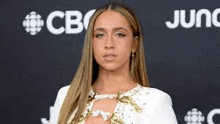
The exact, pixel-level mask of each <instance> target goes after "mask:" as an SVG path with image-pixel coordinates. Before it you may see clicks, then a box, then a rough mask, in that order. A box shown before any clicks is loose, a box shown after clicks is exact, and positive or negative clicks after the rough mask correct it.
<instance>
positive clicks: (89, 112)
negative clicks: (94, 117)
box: [73, 109, 92, 124]
mask: <svg viewBox="0 0 220 124" xmlns="http://www.w3.org/2000/svg"><path fill="white" fill-rule="evenodd" d="M91 113H92V112H91V110H89V109H88V110H87V113H86V115H85V116H84V115H81V116H80V118H79V121H78V122H81V121H83V120H85V119H86V118H87V117H89V115H90V114H91ZM73 124H74V122H73Z"/></svg>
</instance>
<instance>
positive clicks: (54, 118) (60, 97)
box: [41, 86, 69, 124]
mask: <svg viewBox="0 0 220 124" xmlns="http://www.w3.org/2000/svg"><path fill="white" fill-rule="evenodd" d="M68 89H69V86H65V87H62V88H61V89H60V90H59V91H58V94H57V97H56V100H55V103H54V106H51V107H50V119H49V122H46V120H45V119H44V120H41V121H42V123H43V124H57V123H58V119H59V114H60V109H61V107H62V104H63V101H64V99H65V97H66V94H67V92H68Z"/></svg>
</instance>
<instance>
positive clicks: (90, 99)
mask: <svg viewBox="0 0 220 124" xmlns="http://www.w3.org/2000/svg"><path fill="white" fill-rule="evenodd" d="M97 94H98V93H94V95H93V96H92V97H91V96H89V98H88V101H87V103H89V102H91V101H92V100H93V99H95V96H96V95H97Z"/></svg>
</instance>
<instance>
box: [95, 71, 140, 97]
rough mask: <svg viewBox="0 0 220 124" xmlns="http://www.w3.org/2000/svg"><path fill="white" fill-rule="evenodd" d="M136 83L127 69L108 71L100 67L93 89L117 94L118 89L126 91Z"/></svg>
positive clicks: (102, 92) (103, 92) (100, 92)
mask: <svg viewBox="0 0 220 124" xmlns="http://www.w3.org/2000/svg"><path fill="white" fill-rule="evenodd" d="M136 85H137V83H136V82H135V81H134V80H133V79H132V78H131V76H130V74H129V69H128V70H116V71H108V70H104V69H101V68H100V69H99V74H98V78H97V80H96V82H95V83H94V85H93V89H94V90H95V91H96V92H98V93H99V94H117V93H118V91H122V92H126V91H128V90H130V89H132V88H133V87H135V86H136Z"/></svg>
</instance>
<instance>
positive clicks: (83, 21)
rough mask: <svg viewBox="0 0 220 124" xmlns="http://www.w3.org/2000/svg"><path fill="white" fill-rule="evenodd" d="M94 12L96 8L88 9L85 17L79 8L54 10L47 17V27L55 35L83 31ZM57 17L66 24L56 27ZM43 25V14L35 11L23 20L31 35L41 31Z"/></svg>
mask: <svg viewBox="0 0 220 124" xmlns="http://www.w3.org/2000/svg"><path fill="white" fill-rule="evenodd" d="M94 12H95V9H93V10H90V11H88V12H87V13H86V14H85V15H84V18H83V15H82V13H81V12H80V11H78V10H70V11H66V12H62V11H53V12H51V13H50V14H49V15H48V17H47V19H46V27H47V29H48V31H49V32H50V33H52V34H54V35H60V34H63V33H65V34H78V33H81V32H82V31H83V29H84V28H85V30H86V29H87V26H88V23H89V19H90V17H91V16H92V14H93V13H94ZM73 17H74V18H73ZM55 18H58V19H61V20H62V21H64V23H65V25H64V26H61V27H58V28H55V27H54V25H53V24H54V23H56V22H55V20H54V19H55ZM43 25H44V21H43V20H42V19H41V16H40V15H39V14H37V13H36V12H34V11H33V12H31V13H30V14H28V15H27V16H26V17H25V20H24V21H23V27H24V28H25V30H26V31H27V32H28V33H30V34H31V35H36V34H37V33H38V32H40V31H41V29H42V27H43ZM73 25H74V27H73Z"/></svg>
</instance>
